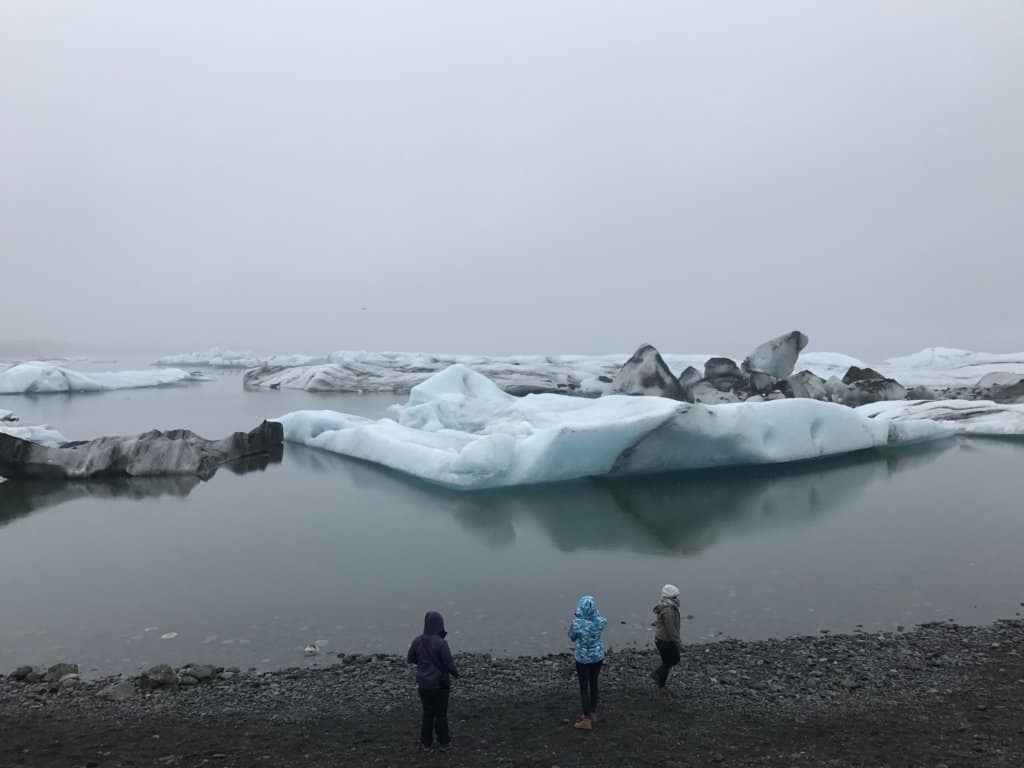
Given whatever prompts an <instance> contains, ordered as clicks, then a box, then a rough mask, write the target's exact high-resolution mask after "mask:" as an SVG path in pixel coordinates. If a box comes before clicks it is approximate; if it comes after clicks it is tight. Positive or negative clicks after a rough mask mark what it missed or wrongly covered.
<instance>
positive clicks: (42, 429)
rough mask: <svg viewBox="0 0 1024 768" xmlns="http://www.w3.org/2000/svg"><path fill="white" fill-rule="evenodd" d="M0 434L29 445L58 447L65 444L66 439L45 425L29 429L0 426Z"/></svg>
mask: <svg viewBox="0 0 1024 768" xmlns="http://www.w3.org/2000/svg"><path fill="white" fill-rule="evenodd" d="M0 434H2V435H10V436H11V437H16V438H18V439H19V440H27V441H29V442H30V443H40V444H42V445H60V444H61V443H66V442H67V438H66V437H64V435H62V434H61V433H60V432H58V431H57V430H56V429H54V428H53V427H48V426H46V425H45V424H44V425H38V426H31V427H29V426H11V425H8V424H0Z"/></svg>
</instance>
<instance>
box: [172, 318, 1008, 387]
mask: <svg viewBox="0 0 1024 768" xmlns="http://www.w3.org/2000/svg"><path fill="white" fill-rule="evenodd" d="M806 343H807V336H806V335H805V334H803V333H801V332H799V331H793V332H791V333H788V334H785V335H783V336H779V337H777V338H775V339H772V340H770V341H768V342H765V343H764V344H761V345H760V346H758V347H756V348H755V349H754V351H753V352H752V353H751V354H750V355H748V357H747V358H746V359H745V361H744V364H743V366H742V368H743V373H744V377H745V378H749V379H750V381H749V382H747V381H745V382H744V388H745V389H746V390H747V391H739V390H737V391H736V392H734V394H737V397H736V398H733V397H732V396H731V395H729V394H728V393H729V392H731V391H733V390H722V389H721V388H720V387H715V386H714V383H713V382H710V383H707V384H700V385H699V386H700V388H701V390H702V391H703V390H708V391H710V389H716V390H717V391H719V392H724V393H725V394H724V395H719V396H714V397H711V398H710V401H711V402H719V401H721V400H727V401H728V400H732V399H740V400H742V399H744V397H745V396H746V395H747V394H749V392H754V393H756V394H763V395H765V396H767V395H768V394H770V388H771V387H772V386H775V385H777V384H778V382H779V381H782V380H785V379H787V378H789V377H791V376H793V375H799V374H800V373H802V372H804V371H809V372H810V373H813V374H814V375H815V376H817V377H819V378H820V379H821V380H822V381H823V382H824V381H827V380H829V379H831V378H833V377H835V378H837V379H840V380H841V379H843V378H844V377H845V376H846V374H847V372H848V371H849V370H850V368H851V367H856V368H860V369H865V370H872V371H874V372H875V373H877V375H878V377H880V378H882V379H892V380H894V381H896V382H898V383H899V384H900V385H901V386H903V387H905V388H908V389H910V388H920V387H931V388H936V389H944V388H963V387H974V386H976V385H977V384H978V382H979V380H981V379H982V378H983V377H985V376H986V375H989V374H1000V375H1001V380H1008V379H1009V377H1011V376H1012V375H1020V376H1024V352H1021V353H1007V354H995V353H988V352H969V351H967V350H961V349H949V348H945V347H931V348H928V349H925V350H922V351H920V352H916V353H914V354H912V355H906V356H904V357H894V358H890V359H889V360H886V361H884V362H882V363H867V362H865V361H863V360H861V359H859V358H856V357H852V356H850V355H845V354H842V353H838V352H807V351H804V349H803V348H804V345H806ZM644 350H647V351H648V352H647V354H646V356H645V355H644V354H641V353H643V352H644ZM656 351H657V350H654V349H653V348H649V347H647V346H646V345H645V346H643V347H641V348H640V349H639V350H637V354H640V358H642V359H640V358H638V359H637V360H635V361H634V364H633V365H632V366H630V367H631V368H633V369H636V370H635V373H640V374H642V373H643V372H642V371H641V370H640V368H639V366H640V364H641V363H645V361H647V358H648V357H650V358H651V360H653V353H654V352H656ZM794 357H795V360H794ZM661 359H662V360H663V361H664V363H665V364H666V367H667V369H668V372H670V373H671V374H673V375H674V376H676V377H678V379H679V384H680V385H681V386H682V387H683V389H687V388H692V387H694V386H698V382H697V381H696V380H693V379H692V378H691V377H690V376H688V375H687V374H688V369H690V368H692V369H694V370H695V371H696V372H698V373H699V372H701V371H704V372H705V375H706V373H707V372H706V368H705V366H706V364H707V363H708V361H709V360H730V358H725V357H719V356H715V355H709V354H664V353H662V354H661ZM737 359H739V358H737ZM629 361H630V355H629V354H628V353H627V354H614V355H547V356H545V355H504V356H502V355H498V356H495V355H466V354H427V353H416V352H367V351H339V352H332V353H330V354H324V355H303V354H289V355H267V356H260V355H256V354H254V353H252V352H236V351H232V350H226V349H220V348H217V347H214V348H212V349H210V350H207V351H206V352H195V353H190V354H185V355H173V356H169V357H163V358H160V359H159V360H158V361H157V364H158V365H177V366H186V367H192V366H199V367H202V366H209V367H217V368H236V369H246V375H245V379H244V383H245V386H247V387H254V388H268V389H305V390H310V391H318V392H393V393H400V394H401V393H406V392H408V391H409V390H411V389H412V387H414V386H416V385H417V384H419V383H421V382H423V381H425V380H426V379H427V378H429V377H430V376H432V375H433V374H435V373H437V372H438V371H442V370H444V369H445V368H447V367H448V366H450V365H456V364H460V365H465V366H467V367H469V368H472V369H474V370H476V371H478V372H479V373H482V374H483V375H485V376H487V377H488V378H490V379H491V380H492V381H494V382H495V383H496V384H497V385H498V386H499V387H501V388H502V389H503V390H505V391H506V392H509V393H511V394H516V395H522V394H529V393H544V392H558V393H564V394H574V395H584V396H591V397H596V396H599V395H606V394H612V393H617V392H622V391H624V389H626V390H628V391H629V392H630V393H632V394H646V393H647V392H644V391H643V389H644V388H643V387H642V386H626V385H627V384H629V382H625V381H623V380H622V379H623V377H622V376H620V375H619V374H620V373H622V371H623V366H624V364H626V363H628V362H629ZM652 364H653V363H652ZM737 367H739V366H737ZM790 372H792V373H790ZM660 373H662V374H663V373H665V371H661V372H660ZM783 373H785V374H786V376H782V375H781V374H783ZM617 377H618V379H619V380H618V381H616V378H617ZM634 378H635V377H634ZM641 378H642V377H641ZM661 379H663V380H659V382H658V385H659V386H658V387H656V389H657V388H660V389H661V390H662V392H663V393H669V391H670V390H674V389H675V387H674V386H673V385H672V384H671V382H669V381H668V379H667V377H665V376H661ZM990 381H992V380H991V379H990ZM805 383H806V382H805ZM986 386H987V385H986ZM803 389H806V387H803ZM855 389H861V390H863V389H864V387H863V386H861V387H859V388H856V387H855ZM761 390H763V391H761ZM711 394H713V393H711ZM840 394H841V395H844V393H840ZM949 394H950V396H972V395H971V394H970V393H964V392H961V393H949ZM864 395H865V393H864V392H853V393H852V394H851V395H850V396H849V397H846V396H845V395H844V396H843V397H841V398H840V399H842V400H844V401H845V400H850V402H851V403H853V404H855V403H856V402H857V401H858V400H863V396H864Z"/></svg>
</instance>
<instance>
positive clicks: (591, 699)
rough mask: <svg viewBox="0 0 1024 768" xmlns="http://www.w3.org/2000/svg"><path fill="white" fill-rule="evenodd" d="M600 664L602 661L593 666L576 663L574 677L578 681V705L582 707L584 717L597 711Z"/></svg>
mask: <svg viewBox="0 0 1024 768" xmlns="http://www.w3.org/2000/svg"><path fill="white" fill-rule="evenodd" d="M602 664H604V662H603V661H595V662H594V663H593V664H580V662H578V661H577V662H576V677H578V678H579V679H580V704H582V705H583V714H584V715H589V714H590V713H592V712H594V711H595V710H596V709H597V678H598V676H599V675H600V674H601V665H602Z"/></svg>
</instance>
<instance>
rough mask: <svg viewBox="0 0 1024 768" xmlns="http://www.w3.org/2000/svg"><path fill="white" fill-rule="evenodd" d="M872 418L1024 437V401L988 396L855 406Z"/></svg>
mask: <svg viewBox="0 0 1024 768" xmlns="http://www.w3.org/2000/svg"><path fill="white" fill-rule="evenodd" d="M856 410H857V412H858V413H861V414H863V415H865V416H868V417H869V418H883V419H885V420H887V421H889V423H891V424H893V425H896V427H897V428H898V429H902V430H904V431H906V430H911V429H917V428H919V425H922V424H926V425H930V424H936V423H937V424H941V425H943V426H944V427H945V428H946V429H949V430H951V431H954V432H956V433H958V434H962V435H975V436H989V437H1024V405H1007V404H1004V403H993V402H991V401H988V400H914V401H888V402H879V403H870V404H868V405H862V406H860V407H859V408H857V409H856Z"/></svg>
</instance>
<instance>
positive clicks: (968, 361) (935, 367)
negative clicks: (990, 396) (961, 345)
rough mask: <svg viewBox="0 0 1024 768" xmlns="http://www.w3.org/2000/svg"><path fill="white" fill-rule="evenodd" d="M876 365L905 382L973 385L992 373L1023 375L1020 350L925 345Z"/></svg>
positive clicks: (948, 385) (890, 375)
mask: <svg viewBox="0 0 1024 768" xmlns="http://www.w3.org/2000/svg"><path fill="white" fill-rule="evenodd" d="M872 367H874V368H876V369H877V370H878V371H879V372H880V373H882V374H883V375H885V376H888V377H889V378H893V379H896V380H897V381H899V382H900V383H902V384H904V385H907V386H925V387H965V386H974V385H975V384H977V383H978V382H979V381H980V380H981V379H982V378H983V377H984V376H986V375H988V374H992V373H1015V374H1019V375H1022V376H1024V352H1007V353H1001V354H1000V353H994V352H971V351H969V350H966V349H951V348H949V347H928V348H927V349H923V350H921V351H920V352H915V353H914V354H912V355H905V356H904V357H891V358H889V359H888V360H886V361H885V362H883V363H881V364H880V365H877V366H872Z"/></svg>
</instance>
